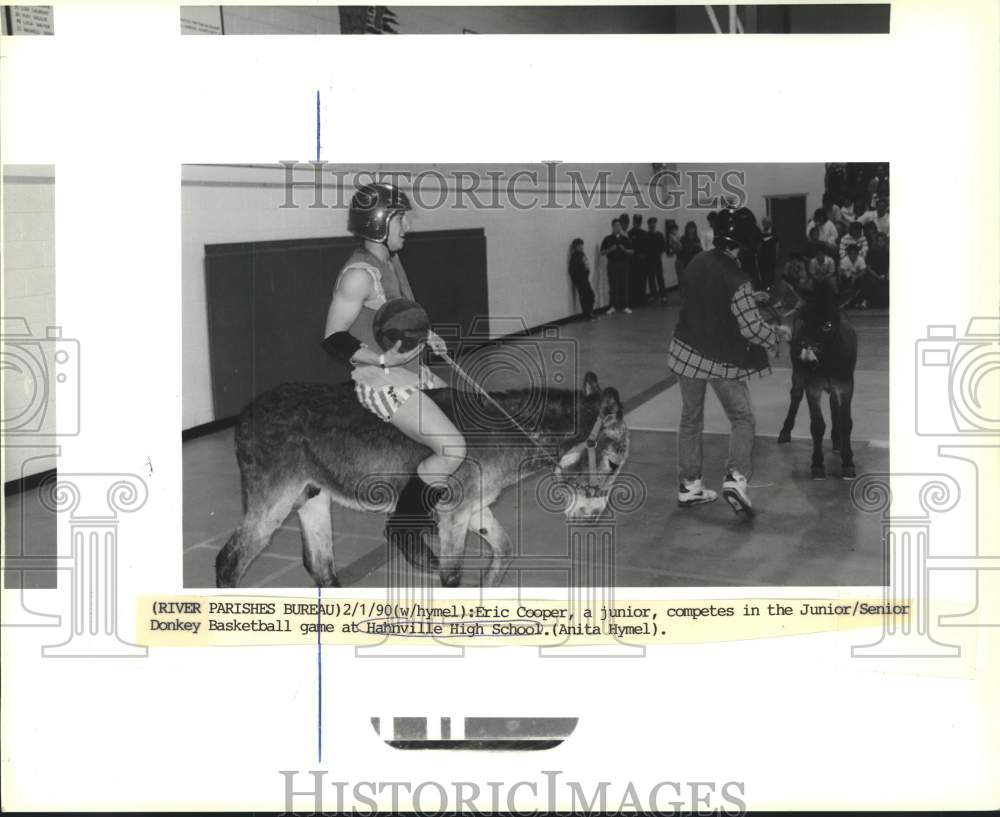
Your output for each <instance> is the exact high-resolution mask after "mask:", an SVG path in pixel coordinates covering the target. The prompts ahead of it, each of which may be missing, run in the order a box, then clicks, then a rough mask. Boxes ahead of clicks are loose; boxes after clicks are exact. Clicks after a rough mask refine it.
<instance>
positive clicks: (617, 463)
mask: <svg viewBox="0 0 1000 817" xmlns="http://www.w3.org/2000/svg"><path fill="white" fill-rule="evenodd" d="M583 400H584V403H585V405H584V406H581V407H580V411H579V412H578V416H579V417H583V418H586V420H584V422H586V423H588V427H587V428H586V429H581V431H584V432H585V433H586V434H587V437H586V439H585V440H584V441H583V442H580V443H576V444H575V445H573V446H572V447H571V448H570V449H569V450H567V451H565V452H564V453H563V454H562V456H561V457H560V460H559V464H558V465H557V466H556V469H555V474H556V477H557V478H558V479H559V480H560V482H561V483H562V484H563V485H564V486H565V487H566V488H567V489H568V495H569V499H568V501H567V503H566V508H565V513H566V516H567V517H573V518H585V519H596V518H597V517H598V516H600V515H601V514H602V513H603V512H604V509H605V508H606V507H607V503H608V489H609V488H610V487H611V483H612V482H614V479H615V475H616V474H617V472H618V471H619V469H621V468H622V467H623V466H624V465H625V459H626V457H628V426H626V425H625V410H624V408H623V407H622V402H621V399H620V398H619V396H618V390H617V389H613V388H607V389H602V388H601V387H600V385H599V384H598V382H597V376H596V375H595V374H594V373H593V372H587V374H586V376H585V377H584V379H583ZM591 418H593V419H591Z"/></svg>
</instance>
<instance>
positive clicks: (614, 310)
mask: <svg viewBox="0 0 1000 817" xmlns="http://www.w3.org/2000/svg"><path fill="white" fill-rule="evenodd" d="M617 311H618V310H617V309H615V308H614V307H613V306H609V307H608V314H609V315H614V314H615V312H617Z"/></svg>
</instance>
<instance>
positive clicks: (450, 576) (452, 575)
mask: <svg viewBox="0 0 1000 817" xmlns="http://www.w3.org/2000/svg"><path fill="white" fill-rule="evenodd" d="M461 582H462V571H460V570H452V571H450V572H448V573H442V574H441V586H442V587H458V585H459V584H461Z"/></svg>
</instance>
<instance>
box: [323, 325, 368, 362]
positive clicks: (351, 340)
mask: <svg viewBox="0 0 1000 817" xmlns="http://www.w3.org/2000/svg"><path fill="white" fill-rule="evenodd" d="M361 345H362V344H361V341H360V340H358V339H357V338H356V337H354V335H352V334H351V333H350V332H334V333H333V334H332V335H330V336H329V337H328V338H326V339H324V340H323V343H322V346H323V348H324V349H326V352H327V354H328V355H330V356H331V357H332V358H334V359H336V360H338V361H340V362H341V363H346V364H347V365H348V366H350V365H351V358H352V357H353V356H354V353H355V352H356V351H358V349H360V348H361Z"/></svg>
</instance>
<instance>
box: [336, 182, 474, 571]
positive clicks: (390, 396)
mask: <svg viewBox="0 0 1000 817" xmlns="http://www.w3.org/2000/svg"><path fill="white" fill-rule="evenodd" d="M411 209H412V208H411V206H410V201H409V198H408V197H407V195H406V194H405V193H403V192H402V191H401V190H399V189H398V188H397V187H395V186H394V185H391V184H383V183H376V184H366V185H364V186H362V187H360V188H358V190H357V192H356V193H355V194H354V196H353V198H352V199H351V206H350V210H349V212H348V217H347V228H348V230H349V231H350V232H351V233H352V234H353V235H355V236H357V237H358V238H359V239H360V240H361V244H360V246H359V247H358V248H357V249H356V250H355V251H354V253H353V254H352V255H351V256H350V258H348V259H347V262H346V263H345V264H344V266H343V267H342V268H341V270H340V273H339V275H338V276H337V280H336V283H335V284H334V288H333V298H332V299H331V301H330V308H329V310H328V312H327V318H326V331H325V333H324V337H325V340H324V341H323V347H324V348H325V349H326V350H327V351H328V352H329V353H330V354H331V355H332V356H333V357H334V358H335V359H337V360H338V361H340V362H341V363H346V364H347V365H348V366H349V367H350V368H351V378H352V380H353V381H354V383H355V393H356V394H357V398H358V400H359V402H360V403H361V405H363V406H364V407H365V408H366V409H368V410H369V411H371V412H372V413H373V414H375V415H376V416H377V417H379V418H380V419H382V420H383V421H384V422H386V423H391V424H392V425H394V426H395V427H396V428H398V429H399V430H400V431H402V432H403V433H404V434H406V436H408V437H409V438H410V439H412V440H415V441H417V442H420V443H423V444H424V445H426V446H427V447H428V448H430V449H431V452H432V453H431V455H430V456H429V457H427V458H426V459H425V460H423V462H421V463H420V464H419V465H418V467H417V470H416V473H414V474H411V475H410V477H409V480H408V481H407V483H406V485H405V487H404V488H403V490H402V491H401V492H400V494H399V496H398V498H397V500H396V507H395V511H394V512H393V514H392V515H391V516H390V518H389V522H388V524H387V526H386V536H387V538H388V540H389V542H390V543H391V544H394V545H395V546H396V547H398V548H399V549H400V551H401V552H402V553H403V555H404V556H405V557H406V559H407V560H408V561H409V562H410V563H411V564H413V565H415V566H417V567H419V568H423V569H426V570H434V569H436V568H437V565H438V559H437V557H436V556H435V555H434V552H433V551H432V550H431V549H430V548H429V547H428V545H427V542H428V541H429V539H430V538H431V537H432V536H433V535H434V534H435V533H436V532H437V530H436V528H437V526H436V522H435V518H434V513H433V512H434V508H435V506H436V505H437V504H438V503H439V502H440V501H441V500H442V499H443V498H444V496H445V495H446V494H447V493H448V491H447V487H446V485H447V480H448V477H450V476H451V475H452V474H453V473H454V472H455V471H456V470H457V469H458V467H459V466H460V465H461V464H462V462H463V461H464V459H465V453H466V448H465V438H464V436H463V435H462V433H461V432H460V431H459V430H458V429H457V428H455V426H454V424H453V423H452V422H451V420H450V419H448V417H447V416H446V415H445V414H444V412H442V411H441V409H440V408H439V407H438V406H437V404H436V403H434V401H432V400H431V399H430V398H429V397H427V395H425V394H424V393H423V390H425V389H432V388H440V387H442V386H444V385H445V384H444V382H443V381H442V380H441V379H440V378H438V377H436V376H435V375H434V374H433V373H431V372H430V370H428V369H427V368H426V367H425V366H423V365H421V363H420V357H419V355H420V353H421V352H422V350H423V348H424V343H423V342H421V343H418V344H417V345H416V346H415V347H414V348H413V349H410V350H405V351H404V350H403V349H402V348H401V344H402V341H397V343H396V344H395V346H393V347H392V348H390V349H389V350H388V351H385V352H383V351H381V349H380V347H379V345H378V343H377V342H376V340H375V330H374V319H375V315H376V312H377V311H378V309H379V308H380V307H381V306H382V305H383V304H385V303H386V301H389V300H391V299H394V298H407V299H409V300H411V301H412V300H413V291H412V290H411V289H410V282H409V281H408V280H407V277H406V272H405V271H404V269H403V265H402V264H401V263H400V260H399V257H398V253H399V251H400V250H401V249H402V248H403V244H404V242H405V237H406V232H407V230H408V229H409V224H408V222H407V220H406V213H407V212H409V211H410V210H411ZM426 344H427V345H429V346H430V348H431V350H432V351H433V352H435V353H437V354H441V353H444V352H446V351H447V347H446V346H445V343H444V341H443V340H441V338H440V337H439V336H438V335H437V334H436V333H435V332H434V331H433V330H430V331H429V332H428V334H427V338H426ZM387 476H388V475H387Z"/></svg>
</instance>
